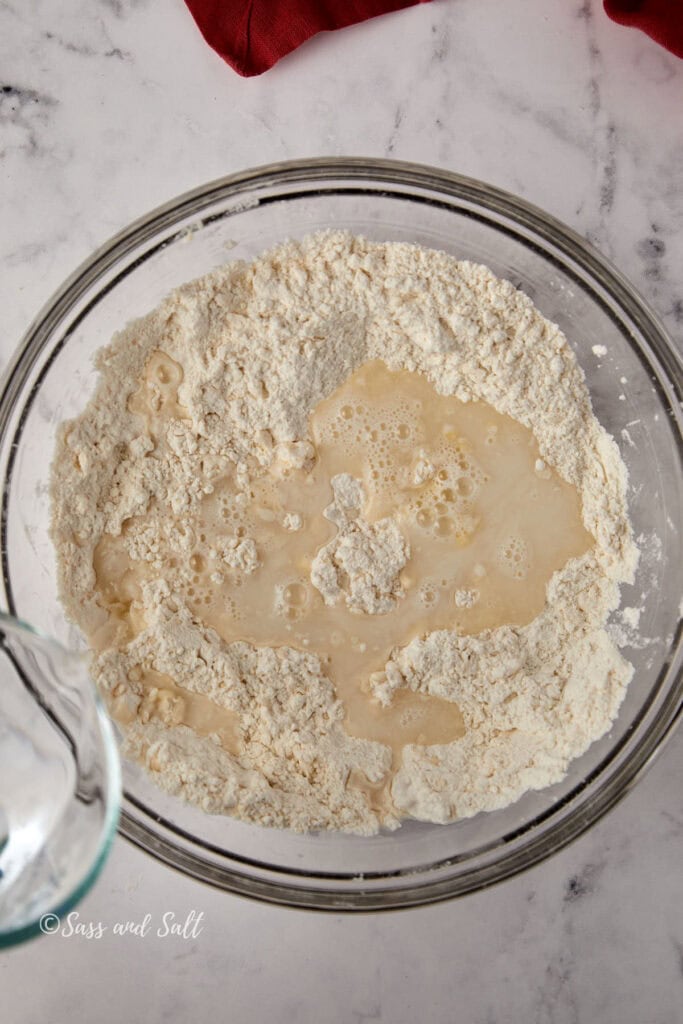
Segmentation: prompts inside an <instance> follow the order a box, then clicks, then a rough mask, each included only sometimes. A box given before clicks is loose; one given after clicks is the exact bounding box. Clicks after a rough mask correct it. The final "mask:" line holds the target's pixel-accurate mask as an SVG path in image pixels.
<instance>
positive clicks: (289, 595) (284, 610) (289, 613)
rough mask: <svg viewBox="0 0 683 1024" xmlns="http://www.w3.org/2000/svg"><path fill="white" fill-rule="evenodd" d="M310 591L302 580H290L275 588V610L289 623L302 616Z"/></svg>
mask: <svg viewBox="0 0 683 1024" xmlns="http://www.w3.org/2000/svg"><path fill="white" fill-rule="evenodd" d="M309 598H310V590H309V588H308V586H307V584H306V583H304V582H303V581H302V580H291V581H290V582H289V583H284V584H278V585H277V586H276V588H275V610H276V611H277V612H278V613H279V614H280V615H282V617H283V618H284V619H286V620H287V621H289V622H296V621H298V620H299V619H300V618H302V616H303V615H304V612H305V611H306V607H307V605H308V603H309Z"/></svg>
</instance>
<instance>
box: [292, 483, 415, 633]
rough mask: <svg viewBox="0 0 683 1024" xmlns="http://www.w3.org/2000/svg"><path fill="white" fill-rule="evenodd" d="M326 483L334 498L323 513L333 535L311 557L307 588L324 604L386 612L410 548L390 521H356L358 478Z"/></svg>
mask: <svg viewBox="0 0 683 1024" xmlns="http://www.w3.org/2000/svg"><path fill="white" fill-rule="evenodd" d="M331 483H332V491H333V493H334V499H335V500H334V501H333V503H332V504H331V505H329V506H328V508H327V509H326V510H325V512H324V515H325V517H326V518H327V519H329V520H330V521H331V522H333V523H335V524H336V526H337V527H338V532H337V536H336V537H335V538H334V540H332V541H330V543H329V544H326V545H325V546H324V547H323V548H321V550H320V551H319V552H318V554H317V555H316V556H315V558H314V559H313V564H312V566H311V580H312V582H313V585H314V586H315V587H316V588H317V589H318V590H319V591H320V593H321V594H322V595H323V598H324V600H325V603H326V604H336V603H337V602H338V601H339V600H341V599H342V598H343V599H344V600H345V601H346V604H347V606H348V607H349V608H351V609H352V610H353V611H357V612H365V613H366V614H368V615H381V614H383V613H385V612H388V611H391V609H392V608H393V607H394V605H395V604H396V601H397V600H399V599H400V598H401V597H402V595H403V591H402V588H401V582H400V579H399V573H400V571H401V569H402V568H403V566H404V565H405V564H406V562H407V561H408V557H409V554H410V548H409V546H408V544H407V543H406V541H405V539H404V538H403V536H402V535H401V531H400V530H399V528H398V526H397V525H396V523H395V522H394V521H393V520H392V519H389V518H385V519H380V520H378V521H377V522H376V523H368V522H366V521H365V520H364V519H363V518H362V517H361V514H360V513H361V509H362V506H363V503H364V500H365V496H364V492H363V487H362V484H361V481H360V480H355V479H354V478H353V477H352V476H350V474H348V473H340V474H339V475H338V476H335V477H333V478H332V481H331Z"/></svg>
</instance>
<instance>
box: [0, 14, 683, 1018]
mask: <svg viewBox="0 0 683 1024" xmlns="http://www.w3.org/2000/svg"><path fill="white" fill-rule="evenodd" d="M681 110H683V62H681V61H678V60H677V59H676V58H674V57H673V56H672V55H670V54H668V53H666V52H665V51H664V50H662V49H661V48H659V47H657V46H656V45H655V44H654V43H653V42H651V41H650V40H649V39H647V38H646V37H645V36H644V35H642V34H640V33H637V32H635V31H630V30H627V29H624V28H621V27H619V26H616V25H614V24H612V23H611V22H610V21H608V19H607V18H606V17H605V16H604V14H603V12H602V4H601V3H600V2H599V0H573V2H572V0H568V2H567V3H563V4H549V3H547V0H525V3H522V4H511V3H510V4H502V3H499V4H494V3H491V2H489V3H487V2H482V0H435V2H434V3H432V4H427V5H422V6H420V7H416V8H412V9H410V10H406V11H403V12H400V13H397V14H395V15H392V16H391V17H387V18H383V19H376V20H375V21H372V22H370V23H367V24H365V25H361V26H355V27H353V28H350V29H347V30H345V31H343V32H341V33H337V34H335V35H327V36H320V37H318V38H316V39H313V40H311V41H310V42H309V43H307V44H306V45H305V46H303V47H302V48H301V49H300V50H299V51H298V52H297V53H294V54H292V55H291V56H290V57H288V58H286V59H285V60H283V61H282V62H281V63H280V64H279V65H278V66H277V67H276V68H275V69H273V71H271V72H269V73H268V74H267V75H265V76H263V77H261V78H258V79H253V80H248V81H245V80H242V79H239V78H238V77H237V76H236V75H235V74H234V73H233V72H232V71H231V70H229V69H228V68H227V67H226V66H224V65H223V64H222V62H221V61H220V60H219V59H218V58H217V57H216V56H215V55H214V54H213V53H212V52H211V51H210V50H209V49H208V48H207V46H206V45H205V43H204V42H203V40H202V39H201V37H200V35H199V33H198V32H197V30H196V28H195V26H194V23H193V22H192V19H191V17H190V15H189V13H188V12H187V10H186V8H185V6H184V4H183V3H182V2H181V0H169V2H162V0H92V2H91V3H85V2H73V0H0V293H1V296H2V310H3V316H2V336H1V341H0V361H1V362H2V364H4V363H5V362H6V360H7V359H8V357H9V355H10V353H11V351H12V349H13V347H14V346H15V345H16V344H17V342H18V340H19V338H20V336H21V333H22V331H23V330H24V329H25V327H26V325H27V324H28V322H29V321H30V319H31V317H32V316H33V315H34V314H35V312H36V311H37V310H38V309H39V307H40V306H41V304H42V303H43V302H44V301H45V300H46V299H47V298H48V297H49V295H50V293H51V292H52V291H53V290H54V289H55V288H56V287H57V286H58V285H59V284H60V283H61V281H62V280H63V279H64V277H65V276H66V275H67V274H68V273H70V272H71V270H72V269H73V268H74V267H75V265H76V264H77V263H78V262H79V261H80V260H82V259H84V258H85V257H86V256H87V255H89V253H90V252H91V251H92V249H93V248H95V247H96V246H97V245H99V244H100V243H102V242H103V241H105V240H106V239H107V238H108V237H109V236H110V235H111V234H113V233H114V232H115V231H117V230H119V229H120V228H121V227H123V226H124V225H125V224H127V223H128V222H129V221H130V220H131V219H132V218H134V217H136V216H138V215H140V214H142V213H144V212H145V211H147V210H148V209H150V208H151V207H153V206H155V205H157V204H158V203H160V202H162V201H164V200H166V199H168V198H170V197H172V196H173V195H175V194H177V193H178V192H181V191H183V190H184V189H187V188H190V187H192V186H194V185H197V184H199V183H201V182H202V181H205V180H208V179H210V178H213V177H217V176H219V175H221V174H224V173H227V172H230V171H233V170H238V169H240V168H244V167H249V166H252V165H256V164H261V163H266V162H270V161H275V160H281V159H288V158H293V157H304V156H318V155H335V154H347V155H348V154H356V155H370V156H387V157H389V156H390V157H394V158H397V159H407V160H416V161H420V162H424V163H432V164H436V165H439V166H443V167H447V168H450V169H452V170H456V171H459V172H461V173H464V174H469V175H472V176H474V177H477V178H481V179H483V180H485V181H489V182H491V183H493V184H495V185H498V186H499V187H502V188H506V189H509V190H511V191H513V192H515V193H517V194H519V195H522V196H524V197H525V198H526V199H528V200H530V201H531V202H534V203H536V204H537V205H539V206H541V207H543V208H544V209H546V210H548V211H549V212H550V213H552V214H554V215H555V216H557V217H558V218H560V219H561V220H564V221H565V222H566V223H567V224H569V225H570V226H571V227H573V228H574V229H575V230H577V231H578V232H580V233H581V234H583V235H584V236H585V237H587V238H589V239H590V240H591V241H593V242H594V243H595V244H596V245H597V246H598V247H599V248H600V249H601V250H602V251H603V252H604V253H605V254H607V255H608V256H609V257H610V258H611V259H612V260H613V261H614V263H615V264H616V265H617V266H618V267H619V268H620V269H621V270H622V271H623V272H624V273H625V274H626V275H627V276H628V277H630V279H631V280H632V281H633V283H634V284H635V285H636V287H637V288H638V289H639V290H640V291H641V292H642V294H643V295H644V296H645V298H646V299H647V300H648V301H649V302H650V303H651V304H652V306H653V307H654V308H655V310H656V311H657V312H658V313H659V315H660V316H661V317H662V318H663V320H664V322H665V324H666V326H667V327H668V329H669V331H670V332H671V334H672V336H673V337H674V338H675V339H676V340H677V341H678V343H681V340H682V337H683V283H682V282H683V277H682V275H681V267H682V266H683V189H682V184H681V167H682V166H683V128H682V126H681V113H680V112H681ZM682 774H683V736H681V735H678V736H677V737H675V738H674V739H673V740H672V742H671V743H670V745H669V747H668V748H667V750H666V751H665V752H664V753H663V755H662V756H661V758H660V760H659V761H658V762H657V764H656V765H655V767H654V768H653V769H652V771H651V772H650V774H649V775H648V776H647V777H646V778H645V779H644V780H643V781H642V782H641V783H640V784H639V786H638V787H637V788H636V790H635V791H634V792H633V793H632V794H631V795H629V796H628V797H627V799H626V800H625V801H624V802H623V803H622V804H621V805H620V806H619V807H618V808H617V809H616V810H615V811H614V812H613V813H612V814H611V815H610V816H609V817H608V818H607V819H605V820H604V821H603V822H601V823H600V824H599V825H598V826H597V827H596V828H594V829H593V830H592V831H591V832H590V833H588V834H587V835H586V836H584V837H583V838H582V839H581V840H579V841H578V842H577V843H575V844H574V845H573V846H572V847H570V848H569V849H567V850H565V851H563V852H562V853H561V854H559V855H558V856H556V857H555V858H553V859H551V860H550V861H548V862H546V863H545V864H543V865H542V866H540V867H538V868H536V869H534V870H533V871H531V872H529V873H527V874H525V875H523V876H521V877H518V878H516V879H513V880H512V881H510V882H508V883H506V884H504V885H501V886H497V887H495V888H493V889H491V890H489V891H487V892H484V893H480V894H478V895H475V896H471V897H468V898H466V899H463V900H460V901H458V902H456V903H450V904H444V905H441V906H437V907H433V908H426V909H421V910H415V911H411V912H408V913H400V914H395V915H389V916H382V917H372V916H361V917H357V918H353V919H351V918H342V917H338V916H316V915H310V914H304V913H300V912H297V913H295V912H289V911H285V910H279V909H274V908H269V907H263V906H258V905H254V904H249V903H246V902H244V901H241V900H237V899H234V898H231V897H229V896H225V895H221V894H217V893H213V892H211V891H210V890H208V889H206V888H203V887H201V886H198V885H196V884H194V883H192V882H190V881H188V880H187V879H185V878H183V877H181V876H179V875H176V874H174V873H171V872H170V871H168V870H166V869H164V868H163V867H161V866H160V865H158V864H157V863H155V862H153V861H151V860H150V859H148V858H147V857H145V856H144V855H142V854H141V853H139V852H138V851H137V850H135V849H133V848H132V847H130V846H128V845H127V844H125V843H124V842H123V841H118V842H117V843H116V844H115V849H114V852H113V854H112V857H111V860H110V862H109V864H108V865H107V867H106V869H105V872H104V875H103V877H102V879H101V880H100V882H99V884H98V886H97V887H96V888H95V890H94V891H93V892H92V893H91V894H90V895H89V896H88V897H87V899H86V900H85V901H84V902H83V904H82V905H81V907H80V908H79V913H80V914H81V916H82V918H83V919H91V920H102V921H103V922H105V923H107V922H108V923H110V924H111V923H113V922H114V921H116V920H119V919H122V918H134V917H135V916H136V915H138V916H142V915H144V913H147V912H149V913H151V914H152V915H153V917H155V918H158V917H159V916H160V915H161V914H163V913H164V912H165V911H167V910H171V911H174V912H176V913H177V914H178V915H184V914H187V913H188V912H189V910H191V909H196V910H199V911H203V912H204V914H205V919H204V929H203V931H202V933H201V934H200V935H199V936H198V937H197V938H196V939H194V940H189V941H184V940H178V941H176V942H170V941H165V940H164V941H162V940H158V941H155V940H154V938H150V937H149V936H147V937H146V938H144V939H137V938H136V937H135V936H131V935H129V936H120V937H116V936H113V935H111V934H107V935H105V936H104V937H103V939H102V940H100V941H99V942H98V941H93V940H90V941H88V940H86V939H78V938H72V939H60V938H59V937H46V938H44V939H42V940H41V941H39V942H36V943H33V944H31V945H28V946H26V947H24V948H21V949H18V950H15V951H12V952H10V953H8V954H4V955H3V956H2V957H0V991H2V1001H3V1003H2V1004H3V1012H4V1016H5V1018H6V1019H7V1020H12V1021H14V1020H17V1021H22V1024H44V1022H45V1021H47V1020H49V1021H54V1022H55V1024H67V1022H72V1021H81V1020H83V1021H86V1020H92V1019H97V1020H98V1021H101V1022H105V1024H107V1022H112V1024H114V1022H118V1021H121V1020H131V1021H135V1022H137V1021H162V1020H164V1021H168V1022H170V1024H175V1022H179V1024H180V1022H184V1021H187V1020H188V1019H198V1020H209V1019H215V1018H218V1019H223V1018H224V1017H225V1016H226V1015H227V1014H228V1013H229V1014H230V1015H231V1017H233V1019H236V1020H239V1021H249V1022H252V1021H253V1022H261V1021H263V1020H267V1019H269V1018H270V1019H273V1020H276V1021H283V1022H286V1021H290V1020H291V1021H297V1022H308V1021H310V1022H327V1021H330V1022H338V1021H339V1022H342V1021H343V1022H346V1021H358V1022H365V1021H383V1020H386V1021H392V1022H404V1021H405V1022H408V1021H411V1022H412V1021H414V1020H416V1019H418V1020H419V1019H425V1020H429V1021H437V1022H451V1021H464V1022H465V1021H466V1022H468V1024H508V1022H510V1024H517V1022H524V1024H535V1022H539V1024H546V1022H547V1024H576V1022H590V1024H611V1022H620V1024H677V1022H678V1021H683V1010H682V1007H683V912H682V911H683V870H682V868H681V864H682V862H683V803H682V801H681V787H680V782H679V780H680V778H681V775H682ZM95 1006H96V1007H97V1011H96V1014H95V1015H93V1007H95ZM86 1007H88V1008H89V1009H86Z"/></svg>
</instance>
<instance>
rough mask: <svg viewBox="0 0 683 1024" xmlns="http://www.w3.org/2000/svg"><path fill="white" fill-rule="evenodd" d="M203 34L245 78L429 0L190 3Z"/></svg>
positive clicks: (214, 0)
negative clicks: (322, 36) (335, 32)
mask: <svg viewBox="0 0 683 1024" xmlns="http://www.w3.org/2000/svg"><path fill="white" fill-rule="evenodd" d="M185 2H186V3H187V6H188V7H189V8H190V13H191V14H192V17H193V18H194V20H195V21H196V22H197V25H198V27H199V31H200V32H201V34H202V35H203V36H204V38H205V39H206V41H207V43H208V44H209V46H211V47H212V48H213V49H214V50H215V51H216V53H218V54H220V56H221V57H222V58H223V60H225V61H227V62H228V64H230V65H231V67H233V68H234V69H235V71H237V72H239V74H240V75H245V76H250V75H260V74H261V73H262V72H264V71H267V70H268V68H272V66H273V64H276V63H277V61H279V60H280V57H284V56H285V54H287V53H290V52H291V51H292V50H295V49H296V48H297V46H301V44H302V43H305V42H306V40H307V39H310V38H311V36H314V35H316V33H317V32H329V31H331V30H332V29H335V28H346V27H347V26H348V25H355V24H356V23H357V22H359V21H366V20H367V19H368V18H375V17H377V15H378V14H387V13H388V12H389V11H399V10H401V9H402V8H404V7H412V6H413V5H414V4H418V3H429V0H185Z"/></svg>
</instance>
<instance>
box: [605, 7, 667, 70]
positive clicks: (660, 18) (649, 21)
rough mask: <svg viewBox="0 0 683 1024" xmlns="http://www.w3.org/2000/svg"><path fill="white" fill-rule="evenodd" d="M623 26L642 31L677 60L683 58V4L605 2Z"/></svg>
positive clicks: (611, 14)
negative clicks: (630, 26)
mask: <svg viewBox="0 0 683 1024" xmlns="http://www.w3.org/2000/svg"><path fill="white" fill-rule="evenodd" d="M604 4H605V10H606V11H607V13H608V14H609V16H610V18H612V20H613V21H617V22H619V24H620V25H632V26H633V27H634V28H642V30H643V32H647V34H648V35H649V36H652V38H653V39H654V40H655V41H656V42H658V43H661V44H662V46H666V48H667V50H671V52H672V53H675V54H676V56H677V57H683V0H604Z"/></svg>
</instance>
